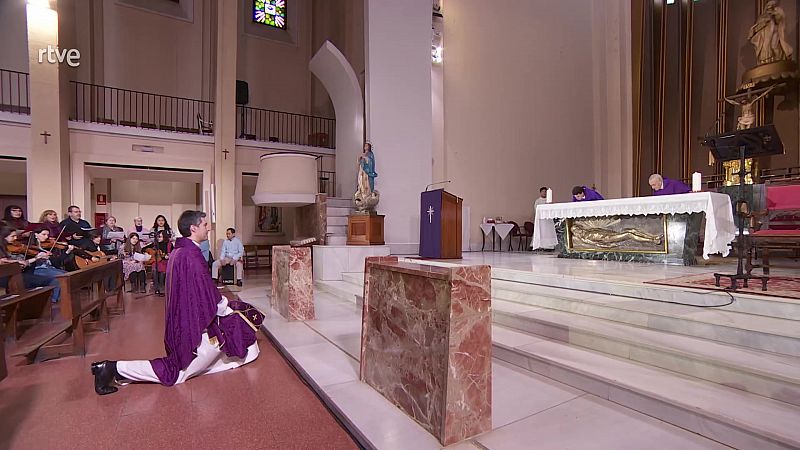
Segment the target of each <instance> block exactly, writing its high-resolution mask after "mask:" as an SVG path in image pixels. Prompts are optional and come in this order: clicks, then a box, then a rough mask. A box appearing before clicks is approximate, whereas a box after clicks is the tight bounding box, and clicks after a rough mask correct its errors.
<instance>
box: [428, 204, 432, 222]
mask: <svg viewBox="0 0 800 450" xmlns="http://www.w3.org/2000/svg"><path fill="white" fill-rule="evenodd" d="M428 223H433V206H431V205H428Z"/></svg>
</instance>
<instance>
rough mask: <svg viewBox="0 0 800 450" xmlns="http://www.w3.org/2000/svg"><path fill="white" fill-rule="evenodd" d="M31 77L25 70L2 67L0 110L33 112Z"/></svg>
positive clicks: (18, 112)
mask: <svg viewBox="0 0 800 450" xmlns="http://www.w3.org/2000/svg"><path fill="white" fill-rule="evenodd" d="M29 78H30V76H29V75H28V74H27V73H25V72H17V71H14V70H5V69H0V111H5V112H12V113H16V114H30V113H31V96H30V79H29Z"/></svg>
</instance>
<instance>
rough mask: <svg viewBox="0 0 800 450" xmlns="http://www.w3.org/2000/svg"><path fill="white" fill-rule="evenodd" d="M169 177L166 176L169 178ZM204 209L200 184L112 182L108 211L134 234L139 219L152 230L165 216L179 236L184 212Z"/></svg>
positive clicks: (104, 180)
mask: <svg viewBox="0 0 800 450" xmlns="http://www.w3.org/2000/svg"><path fill="white" fill-rule="evenodd" d="M168 176H169V175H168V174H165V178H168ZM93 182H94V183H95V185H96V186H97V185H98V184H103V183H104V182H106V179H101V178H96V179H94V180H93ZM98 192H99V191H98ZM201 206H202V199H201V198H200V196H199V186H198V185H197V184H196V183H185V182H171V181H151V180H119V179H112V180H110V183H109V208H108V212H109V213H110V214H111V215H113V216H114V217H116V218H117V224H118V225H119V226H121V227H122V228H124V229H125V231H131V229H132V228H133V218H134V217H136V216H142V218H143V220H144V222H143V224H144V226H145V227H147V228H150V227H152V226H153V221H155V218H156V216H157V215H158V214H163V215H164V216H165V217H166V218H167V221H168V222H169V225H170V227H172V229H173V230H174V231H175V233H176V235H177V233H178V223H177V221H178V217H180V215H181V213H182V212H183V211H185V210H187V209H200V208H201Z"/></svg>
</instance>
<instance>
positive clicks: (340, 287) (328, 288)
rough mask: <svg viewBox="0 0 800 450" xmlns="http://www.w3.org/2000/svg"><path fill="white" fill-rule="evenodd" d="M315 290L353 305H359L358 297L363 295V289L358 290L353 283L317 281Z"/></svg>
mask: <svg viewBox="0 0 800 450" xmlns="http://www.w3.org/2000/svg"><path fill="white" fill-rule="evenodd" d="M314 288H316V289H319V290H321V291H323V292H327V293H328V294H331V295H333V296H334V297H336V298H339V299H341V300H344V301H347V302H351V303H357V299H356V296H360V295H363V288H356V287H355V285H353V284H352V283H347V282H345V281H338V280H330V281H329V280H326V281H322V280H317V281H314Z"/></svg>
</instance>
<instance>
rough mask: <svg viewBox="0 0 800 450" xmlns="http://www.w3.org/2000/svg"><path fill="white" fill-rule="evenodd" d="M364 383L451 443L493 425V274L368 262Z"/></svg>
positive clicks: (476, 269) (482, 268)
mask: <svg viewBox="0 0 800 450" xmlns="http://www.w3.org/2000/svg"><path fill="white" fill-rule="evenodd" d="M364 277H365V283H364V309H363V315H362V317H363V323H362V331H361V334H362V339H361V380H362V381H364V382H366V383H368V384H369V385H370V386H372V387H374V388H375V389H376V390H377V391H378V392H380V393H381V394H382V395H383V396H384V397H386V398H387V399H388V400H390V401H392V402H393V403H394V404H396V405H397V406H398V407H400V408H401V409H402V410H404V411H405V412H406V413H407V414H408V415H409V416H411V417H412V418H414V420H416V421H417V422H419V423H420V424H421V425H422V426H423V427H425V428H426V429H427V430H428V431H430V432H431V433H432V434H433V435H434V436H436V438H437V439H439V441H440V442H441V443H442V444H443V445H449V444H452V443H454V442H458V441H461V440H464V439H467V438H469V437H471V436H474V435H476V434H480V433H483V432H486V431H489V430H491V427H492V398H491V395H492V377H491V373H492V372H491V370H492V363H491V359H492V355H491V344H492V342H491V341H492V335H491V295H490V293H491V269H490V267H489V266H470V267H458V268H444V267H436V266H428V265H419V264H411V263H402V262H397V261H396V259H395V260H386V258H380V259H379V258H368V259H367V261H366V268H365V272H364Z"/></svg>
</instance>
